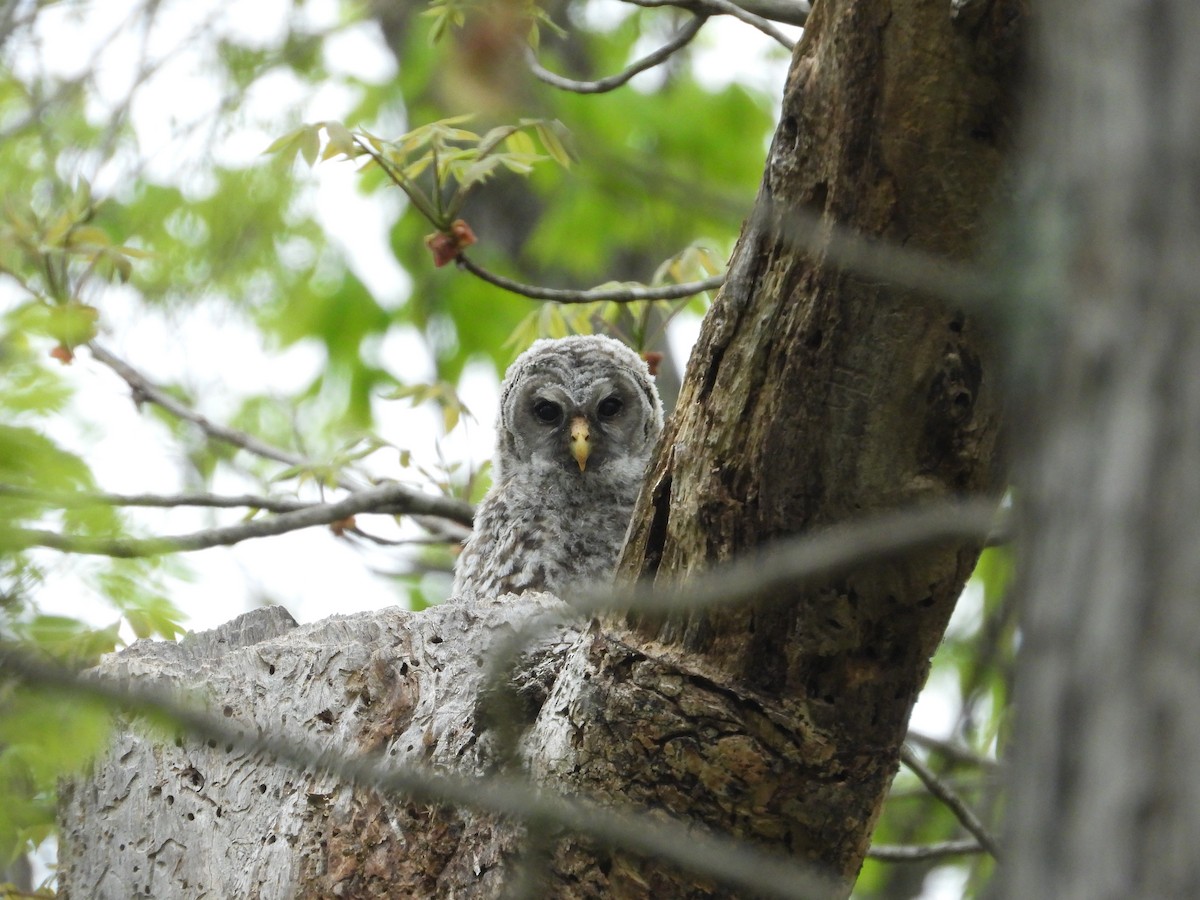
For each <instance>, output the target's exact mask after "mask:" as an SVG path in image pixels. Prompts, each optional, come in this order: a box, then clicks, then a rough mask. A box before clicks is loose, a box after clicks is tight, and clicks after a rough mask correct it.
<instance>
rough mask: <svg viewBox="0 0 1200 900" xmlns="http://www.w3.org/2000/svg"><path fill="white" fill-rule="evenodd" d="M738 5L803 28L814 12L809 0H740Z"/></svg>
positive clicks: (748, 10)
mask: <svg viewBox="0 0 1200 900" xmlns="http://www.w3.org/2000/svg"><path fill="white" fill-rule="evenodd" d="M737 5H738V6H740V7H741V8H742V9H744V10H745V11H746V12H748V13H754V15H756V16H762V17H763V18H764V19H770V20H771V21H772V22H782V23H783V24H784V25H796V26H798V27H800V28H803V27H804V25H805V24H806V23H807V22H808V17H809V15H810V14H811V13H812V3H810V2H809V0H739V2H738V4H737Z"/></svg>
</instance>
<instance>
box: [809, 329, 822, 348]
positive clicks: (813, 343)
mask: <svg viewBox="0 0 1200 900" xmlns="http://www.w3.org/2000/svg"><path fill="white" fill-rule="evenodd" d="M824 340H825V335H824V334H823V333H822V332H821V329H820V328H814V329H813V330H812V333H810V334H809V336H808V337H806V338H805V339H804V346H805V347H807V348H808V349H809V350H820V349H821V344H822V342H823V341H824Z"/></svg>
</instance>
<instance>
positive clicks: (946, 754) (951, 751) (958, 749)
mask: <svg viewBox="0 0 1200 900" xmlns="http://www.w3.org/2000/svg"><path fill="white" fill-rule="evenodd" d="M907 739H908V740H909V741H911V742H912V743H914V744H916V745H917V746H918V747H923V748H925V749H926V750H932V751H933V752H934V753H936V754H937V755H938V756H941V757H942V758H943V759H947V760H950V761H951V762H956V763H962V764H964V765H968V766H975V767H977V768H980V769H985V770H987V771H989V772H997V771H999V769H1000V763H998V762H997V761H996V760H994V759H990V758H988V757H986V756H980V755H979V754H978V753H974V752H972V751H971V750H968V749H967V748H966V747H963V746H961V745H959V744H955V743H953V742H951V741H944V740H942V739H941V738H935V737H933V736H932V735H928V734H922V733H921V732H919V731H913V730H912V729H909V732H908V738H907Z"/></svg>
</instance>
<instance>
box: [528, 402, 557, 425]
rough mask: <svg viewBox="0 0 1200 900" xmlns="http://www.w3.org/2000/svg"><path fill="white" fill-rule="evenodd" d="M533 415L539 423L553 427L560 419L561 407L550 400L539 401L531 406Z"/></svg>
mask: <svg viewBox="0 0 1200 900" xmlns="http://www.w3.org/2000/svg"><path fill="white" fill-rule="evenodd" d="M533 414H534V416H536V417H537V420H538V421H539V422H544V423H546V424H547V425H553V424H554V423H555V422H557V421H558V420H559V419H560V418H561V417H562V407H561V406H559V405H558V404H557V403H554V402H552V401H550V400H539V401H538V402H537V403H535V404H533Z"/></svg>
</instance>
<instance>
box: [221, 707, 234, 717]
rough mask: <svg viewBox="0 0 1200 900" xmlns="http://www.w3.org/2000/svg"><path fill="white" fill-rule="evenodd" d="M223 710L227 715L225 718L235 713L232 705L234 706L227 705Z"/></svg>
mask: <svg viewBox="0 0 1200 900" xmlns="http://www.w3.org/2000/svg"><path fill="white" fill-rule="evenodd" d="M221 712H222V713H224V715H225V718H227V719H228V718H229V717H230V716H232V715H233V707H232V706H226V707H225V708H224V709H222V710H221Z"/></svg>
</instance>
